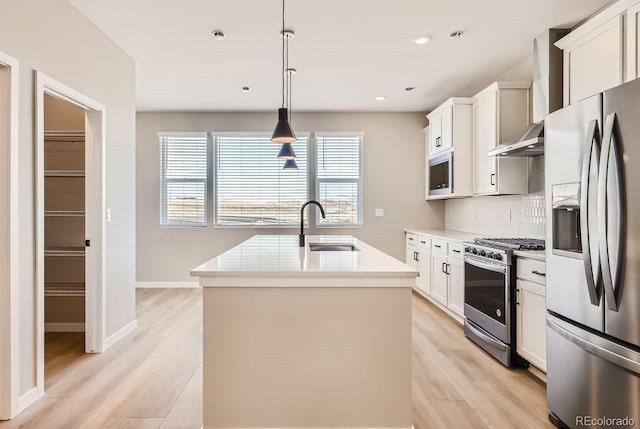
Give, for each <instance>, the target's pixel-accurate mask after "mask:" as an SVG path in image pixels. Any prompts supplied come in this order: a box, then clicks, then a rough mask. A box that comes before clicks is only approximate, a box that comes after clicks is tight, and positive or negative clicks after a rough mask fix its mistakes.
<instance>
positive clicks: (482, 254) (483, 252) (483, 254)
mask: <svg viewBox="0 0 640 429" xmlns="http://www.w3.org/2000/svg"><path fill="white" fill-rule="evenodd" d="M478 254H479V255H480V256H487V252H485V251H484V250H481V251H480V252H478Z"/></svg>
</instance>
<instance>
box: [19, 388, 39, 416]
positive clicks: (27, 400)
mask: <svg viewBox="0 0 640 429" xmlns="http://www.w3.org/2000/svg"><path fill="white" fill-rule="evenodd" d="M37 400H38V388H37V387H33V388H31V389H29V390H28V391H27V393H25V394H24V395H22V396H20V398H19V399H18V413H17V414H20V413H21V412H23V411H24V410H26V409H27V408H29V407H30V406H31V405H32V404H33V403H34V402H36V401H37Z"/></svg>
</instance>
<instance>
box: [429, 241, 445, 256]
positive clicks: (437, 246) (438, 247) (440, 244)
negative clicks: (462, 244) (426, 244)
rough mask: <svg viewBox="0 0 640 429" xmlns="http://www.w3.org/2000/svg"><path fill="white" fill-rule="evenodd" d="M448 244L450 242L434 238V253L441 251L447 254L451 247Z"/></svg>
mask: <svg viewBox="0 0 640 429" xmlns="http://www.w3.org/2000/svg"><path fill="white" fill-rule="evenodd" d="M448 244H449V243H447V242H446V241H444V240H440V239H438V238H434V239H432V240H431V250H432V251H433V252H434V253H440V254H442V255H446V254H447V251H448V249H449V246H448Z"/></svg>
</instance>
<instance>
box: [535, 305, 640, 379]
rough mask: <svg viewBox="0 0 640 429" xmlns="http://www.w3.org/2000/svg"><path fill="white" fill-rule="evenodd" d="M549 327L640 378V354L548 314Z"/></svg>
mask: <svg viewBox="0 0 640 429" xmlns="http://www.w3.org/2000/svg"><path fill="white" fill-rule="evenodd" d="M547 326H548V327H549V328H550V329H552V330H553V331H555V332H557V333H558V334H559V335H561V336H562V337H564V338H565V339H567V340H569V341H571V342H572V343H574V344H576V345H577V346H579V347H581V348H582V349H584V350H586V351H587V352H589V353H591V354H592V355H594V356H597V357H599V358H601V359H605V360H607V361H609V362H611V363H612V364H614V365H617V366H619V367H622V368H625V369H626V370H628V371H629V372H631V373H634V374H635V375H636V376H640V353H638V352H635V351H633V350H631V349H627V348H625V347H622V346H620V345H618V344H616V343H612V342H611V341H608V340H606V339H604V338H602V337H599V336H597V335H594V334H592V333H590V332H588V331H584V330H582V329H579V328H576V327H575V326H573V325H571V324H569V323H567V322H564V321H563V320H560V319H557V318H555V317H553V316H552V315H550V314H547Z"/></svg>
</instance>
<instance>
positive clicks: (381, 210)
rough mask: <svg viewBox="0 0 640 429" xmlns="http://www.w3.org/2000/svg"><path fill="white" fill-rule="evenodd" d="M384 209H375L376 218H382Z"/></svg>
mask: <svg viewBox="0 0 640 429" xmlns="http://www.w3.org/2000/svg"><path fill="white" fill-rule="evenodd" d="M383 216H384V209H376V217H383Z"/></svg>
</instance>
